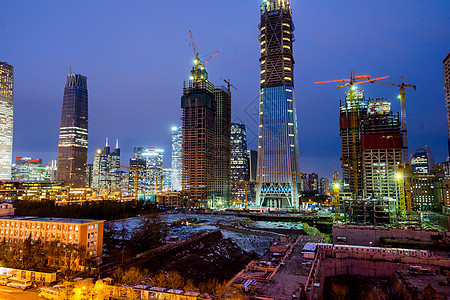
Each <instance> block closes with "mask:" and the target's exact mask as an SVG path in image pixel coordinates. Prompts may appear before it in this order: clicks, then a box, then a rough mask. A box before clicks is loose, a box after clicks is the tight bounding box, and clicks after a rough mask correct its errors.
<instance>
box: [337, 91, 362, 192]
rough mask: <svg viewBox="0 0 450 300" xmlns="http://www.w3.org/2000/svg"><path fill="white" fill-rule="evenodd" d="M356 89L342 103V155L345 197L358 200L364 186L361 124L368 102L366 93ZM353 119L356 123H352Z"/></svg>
mask: <svg viewBox="0 0 450 300" xmlns="http://www.w3.org/2000/svg"><path fill="white" fill-rule="evenodd" d="M353 88H354V89H350V91H348V92H346V93H345V101H340V117H339V125H340V136H341V153H342V157H341V160H342V181H343V190H342V191H341V194H342V196H343V197H353V198H357V197H358V196H359V195H360V194H361V190H362V186H361V182H362V171H361V169H362V168H361V162H362V153H361V127H360V123H361V121H362V119H363V118H364V116H366V115H367V109H368V100H366V99H365V98H364V91H362V90H356V86H354V87H353ZM352 117H354V118H355V121H354V122H352Z"/></svg>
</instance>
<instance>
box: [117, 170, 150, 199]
mask: <svg viewBox="0 0 450 300" xmlns="http://www.w3.org/2000/svg"><path fill="white" fill-rule="evenodd" d="M119 168H125V169H127V170H128V171H130V170H132V171H134V195H135V196H137V195H138V194H139V184H138V178H139V171H140V170H143V169H144V167H140V166H138V165H136V166H135V167H127V166H119Z"/></svg>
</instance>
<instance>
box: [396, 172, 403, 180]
mask: <svg viewBox="0 0 450 300" xmlns="http://www.w3.org/2000/svg"><path fill="white" fill-rule="evenodd" d="M395 177H396V178H397V179H402V178H403V174H401V173H397V175H395Z"/></svg>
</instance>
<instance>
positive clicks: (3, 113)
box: [0, 61, 14, 180]
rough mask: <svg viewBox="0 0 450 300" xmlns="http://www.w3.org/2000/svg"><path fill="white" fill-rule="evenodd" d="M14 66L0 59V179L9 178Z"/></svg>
mask: <svg viewBox="0 0 450 300" xmlns="http://www.w3.org/2000/svg"><path fill="white" fill-rule="evenodd" d="M13 107H14V68H13V66H11V65H8V64H7V63H5V62H2V61H0V180H2V179H3V180H9V179H11V164H12V145H13Z"/></svg>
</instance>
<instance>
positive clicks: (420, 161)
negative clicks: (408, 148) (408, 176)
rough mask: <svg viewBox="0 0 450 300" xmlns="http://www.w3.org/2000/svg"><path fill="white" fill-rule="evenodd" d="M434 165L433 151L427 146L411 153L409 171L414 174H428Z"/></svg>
mask: <svg viewBox="0 0 450 300" xmlns="http://www.w3.org/2000/svg"><path fill="white" fill-rule="evenodd" d="M434 166H435V162H434V157H433V153H431V149H430V147H428V146H423V147H420V148H419V149H417V150H416V151H414V153H413V154H412V155H411V171H412V172H413V173H415V174H430V173H431V171H432V170H431V169H432V168H433V167H434Z"/></svg>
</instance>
